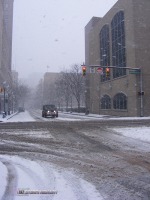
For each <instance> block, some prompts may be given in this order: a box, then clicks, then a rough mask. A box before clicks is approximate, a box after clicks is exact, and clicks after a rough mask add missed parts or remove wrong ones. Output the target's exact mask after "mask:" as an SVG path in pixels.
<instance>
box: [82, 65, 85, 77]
mask: <svg viewBox="0 0 150 200" xmlns="http://www.w3.org/2000/svg"><path fill="white" fill-rule="evenodd" d="M82 75H83V76H85V75H86V66H83V67H82Z"/></svg>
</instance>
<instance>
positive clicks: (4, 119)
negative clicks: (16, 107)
mask: <svg viewBox="0 0 150 200" xmlns="http://www.w3.org/2000/svg"><path fill="white" fill-rule="evenodd" d="M17 113H18V112H14V113H12V114H10V115H6V117H5V118H3V115H2V114H0V122H6V121H7V120H8V119H10V118H12V117H13V116H14V115H16V114H17Z"/></svg>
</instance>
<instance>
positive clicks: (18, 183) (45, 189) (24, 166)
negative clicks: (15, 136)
mask: <svg viewBox="0 0 150 200" xmlns="http://www.w3.org/2000/svg"><path fill="white" fill-rule="evenodd" d="M0 171H1V174H0V180H1V193H0V198H1V199H2V200H4V199H6V200H8V199H16V200H19V199H33V200H34V199H35V200H36V199H37V200H38V199H45V200H46V199H49V200H51V199H53V200H59V199H66V200H77V199H81V200H82V199H83V200H84V199H89V200H92V199H93V198H94V199H95V200H98V199H99V200H100V199H102V198H101V197H100V194H99V192H98V191H96V189H95V187H94V186H93V185H92V184H90V183H88V182H87V181H85V180H83V179H81V178H79V177H77V176H76V175H75V174H73V172H69V171H64V170H63V171H62V170H61V169H56V167H54V166H51V165H48V164H47V163H46V162H45V163H37V162H34V161H31V160H28V159H23V158H20V157H17V156H2V155H1V156H0ZM6 177H7V179H6Z"/></svg>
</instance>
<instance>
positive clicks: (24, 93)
mask: <svg viewBox="0 0 150 200" xmlns="http://www.w3.org/2000/svg"><path fill="white" fill-rule="evenodd" d="M14 91H15V95H16V99H17V105H18V106H24V105H25V103H26V101H27V100H28V98H29V95H30V89H29V87H28V86H27V85H25V84H24V83H21V82H19V83H18V85H17V86H16V87H15V88H14Z"/></svg>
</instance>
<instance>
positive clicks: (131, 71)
mask: <svg viewBox="0 0 150 200" xmlns="http://www.w3.org/2000/svg"><path fill="white" fill-rule="evenodd" d="M140 73H141V70H140V69H134V68H133V69H129V74H140Z"/></svg>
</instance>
